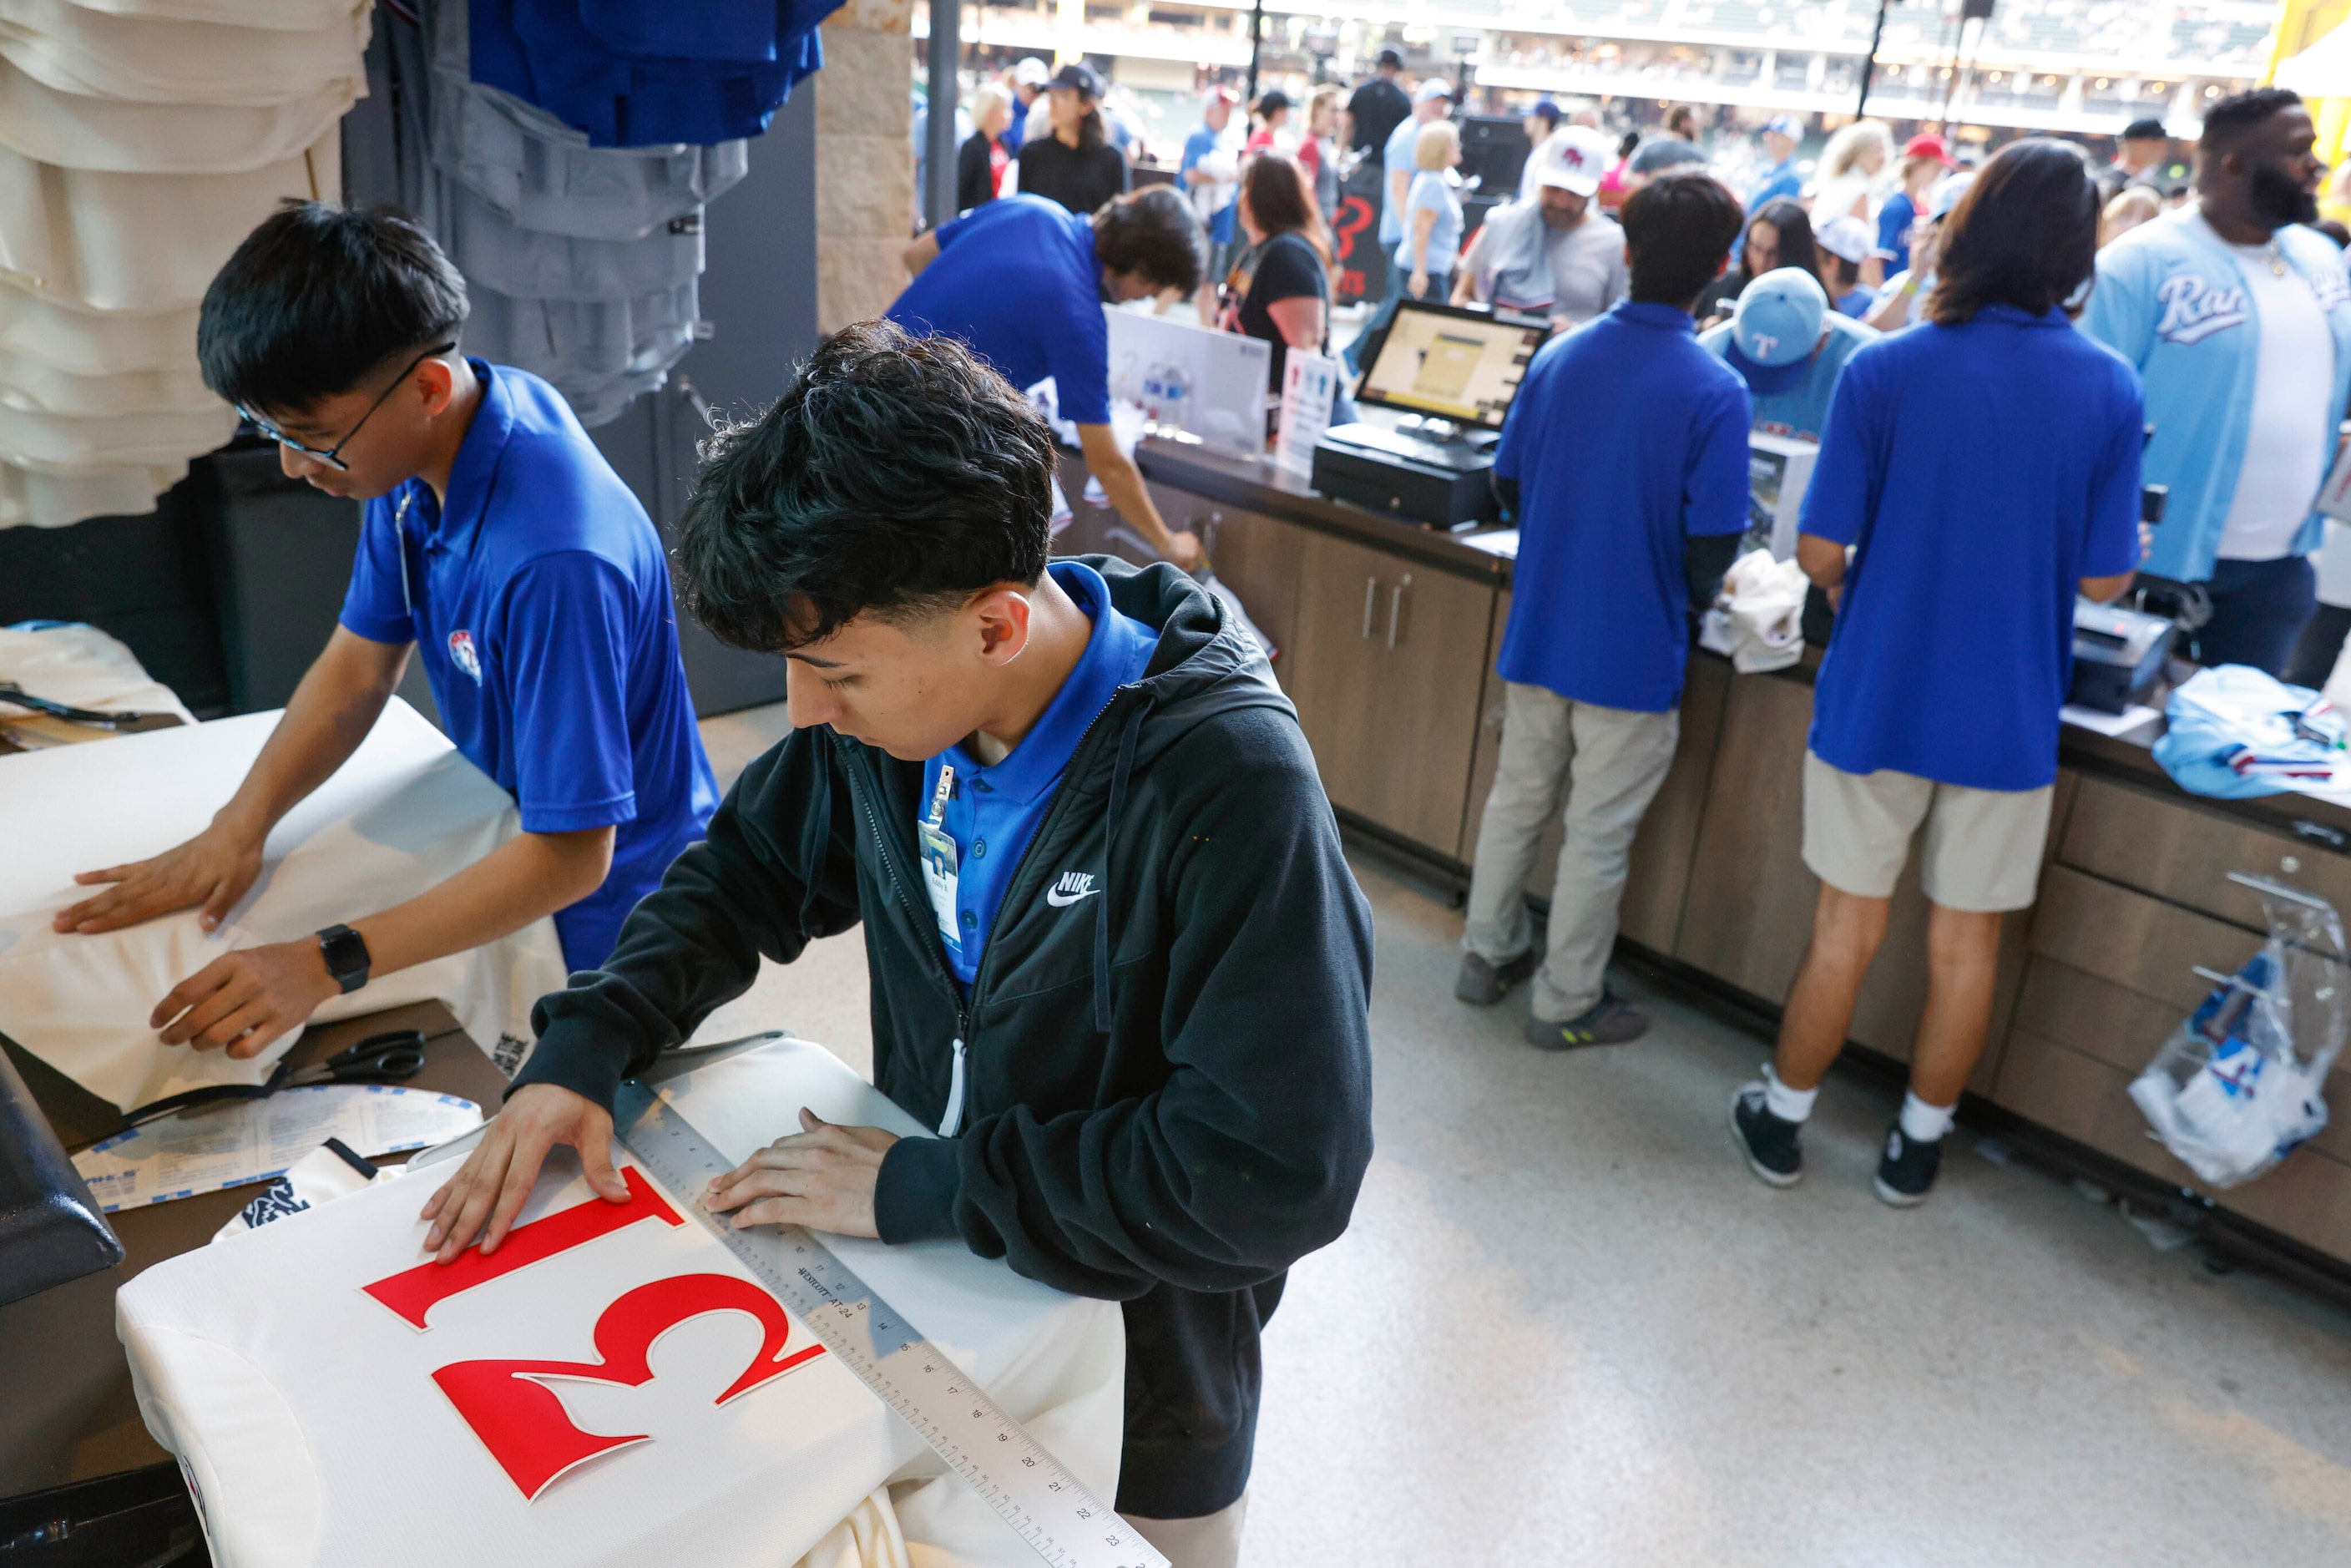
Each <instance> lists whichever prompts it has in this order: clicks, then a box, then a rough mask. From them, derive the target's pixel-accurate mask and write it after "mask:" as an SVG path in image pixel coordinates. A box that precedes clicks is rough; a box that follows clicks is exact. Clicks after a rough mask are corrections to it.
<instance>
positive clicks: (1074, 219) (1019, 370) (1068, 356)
mask: <svg viewBox="0 0 2351 1568" xmlns="http://www.w3.org/2000/svg"><path fill="white" fill-rule="evenodd" d="M938 236H939V254H938V259H937V260H935V261H934V262H932V263H931V265H930V266H928V267H925V268H923V270H922V274H921V276H920V277H916V278H915V279H914V282H912V283H909V284H908V285H906V291H905V292H904V294H901V295H899V296H898V298H897V301H896V303H894V304H893V305H892V306H891V307H890V308H889V311H888V312H887V314H888V317H889V319H891V320H893V321H894V322H896V323H897V324H898V325H899V326H901V327H903V328H904V329H906V330H907V331H909V332H912V333H914V335H915V336H916V337H928V336H931V335H934V334H936V335H940V336H944V337H949V338H960V339H962V340H964V341H965V342H966V343H967V344H969V345H970V346H971V349H972V351H973V352H975V353H977V355H978V356H979V357H980V358H981V359H983V360H986V361H987V362H988V363H989V364H991V365H993V366H995V367H996V369H997V371H998V373H999V374H1000V375H1002V376H1003V377H1004V379H1005V380H1006V381H1008V382H1011V383H1012V384H1013V385H1014V386H1015V387H1018V388H1019V389H1020V390H1022V391H1024V392H1025V391H1027V390H1028V389H1029V388H1030V387H1032V386H1035V385H1036V384H1037V383H1038V382H1041V381H1043V380H1044V379H1045V378H1046V377H1047V376H1050V377H1052V378H1053V397H1054V402H1055V405H1056V406H1057V407H1058V408H1059V409H1060V411H1061V417H1062V418H1063V419H1066V420H1069V421H1071V423H1076V424H1108V423H1110V324H1109V322H1107V321H1105V320H1104V319H1102V263H1101V262H1100V261H1098V260H1096V259H1095V257H1094V229H1093V225H1092V224H1091V223H1089V222H1088V221H1087V220H1086V219H1085V218H1083V217H1081V216H1080V215H1079V214H1076V213H1073V212H1071V211H1070V210H1069V209H1068V208H1067V207H1064V206H1063V205H1061V203H1059V202H1055V201H1050V200H1048V199H1047V198H1045V197H1043V196H1034V195H1028V194H1019V195H1011V196H1006V197H1004V198H1003V199H1002V200H1000V201H994V202H989V203H987V204H985V205H983V206H978V207H975V208H973V209H972V210H971V212H970V213H969V214H967V215H966V216H964V217H960V218H957V219H956V220H955V222H953V223H951V224H942V225H939V229H938Z"/></svg>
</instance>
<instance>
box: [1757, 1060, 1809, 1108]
mask: <svg viewBox="0 0 2351 1568" xmlns="http://www.w3.org/2000/svg"><path fill="white" fill-rule="evenodd" d="M1820 1097H1821V1092H1820V1090H1819V1089H1817V1088H1813V1089H1791V1088H1789V1087H1788V1086H1787V1085H1786V1084H1784V1083H1782V1082H1780V1075H1779V1073H1777V1072H1775V1071H1772V1069H1771V1063H1770V1062H1768V1061H1767V1062H1765V1063H1764V1064H1763V1104H1764V1106H1765V1108H1766V1109H1768V1110H1769V1111H1770V1112H1771V1114H1773V1115H1774V1116H1777V1117H1779V1118H1780V1120H1782V1122H1801V1121H1802V1120H1803V1119H1804V1118H1805V1117H1807V1116H1809V1115H1811V1114H1812V1113H1813V1101H1815V1100H1817V1099H1819V1098H1820Z"/></svg>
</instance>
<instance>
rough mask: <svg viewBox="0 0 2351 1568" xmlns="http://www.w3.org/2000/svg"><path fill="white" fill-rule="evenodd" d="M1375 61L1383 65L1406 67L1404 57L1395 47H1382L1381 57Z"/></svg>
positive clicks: (1398, 68) (1398, 67)
mask: <svg viewBox="0 0 2351 1568" xmlns="http://www.w3.org/2000/svg"><path fill="white" fill-rule="evenodd" d="M1373 63H1374V64H1375V65H1378V66H1382V67H1390V66H1392V67H1394V68H1395V69H1397V70H1402V69H1404V57H1403V56H1402V55H1400V54H1398V53H1396V52H1395V50H1394V49H1382V50H1381V51H1380V53H1379V57H1378V58H1377V59H1376V60H1374V62H1373Z"/></svg>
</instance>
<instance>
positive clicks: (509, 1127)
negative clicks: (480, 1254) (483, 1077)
mask: <svg viewBox="0 0 2351 1568" xmlns="http://www.w3.org/2000/svg"><path fill="white" fill-rule="evenodd" d="M558 1144H569V1145H570V1146H571V1147H573V1148H575V1149H577V1150H579V1151H580V1169H581V1171H582V1173H583V1174H584V1175H585V1176H587V1177H588V1185H589V1186H591V1187H594V1188H595V1189H596V1193H597V1196H599V1197H602V1198H604V1199H605V1200H606V1201H608V1202H611V1203H626V1202H628V1201H629V1197H630V1194H629V1187H628V1184H627V1183H626V1182H623V1181H622V1179H621V1173H620V1172H619V1171H617V1170H615V1169H613V1168H612V1113H611V1112H610V1111H607V1110H605V1109H604V1108H603V1107H602V1106H601V1105H599V1104H597V1103H595V1102H594V1101H592V1100H590V1099H589V1098H587V1096H585V1095H582V1094H575V1093H573V1092H571V1091H570V1090H569V1089H564V1088H560V1087H559V1086H557V1085H555V1084H552V1083H528V1084H525V1085H524V1086H523V1087H522V1088H520V1089H517V1090H516V1091H515V1092H514V1093H513V1094H512V1095H511V1096H510V1097H509V1098H508V1099H507V1103H506V1109H504V1110H503V1111H500V1112H499V1113H497V1115H496V1117H495V1118H494V1119H493V1120H492V1121H491V1123H490V1124H489V1127H488V1129H487V1130H486V1131H485V1132H484V1133H483V1134H482V1141H481V1142H480V1143H479V1144H478V1145H475V1148H474V1152H473V1153H472V1154H470V1155H467V1156H466V1157H465V1164H464V1165H462V1166H459V1167H457V1174H456V1175H455V1176H451V1177H450V1178H449V1179H448V1180H447V1181H445V1182H444V1183H442V1184H441V1188H440V1190H439V1191H438V1192H435V1193H434V1195H433V1197H431V1198H430V1199H429V1200H427V1201H426V1203H425V1205H424V1208H423V1212H422V1213H421V1214H420V1215H419V1217H418V1218H423V1219H429V1220H431V1221H432V1222H433V1228H432V1229H431V1230H429V1231H427V1232H425V1236H424V1249H425V1250H426V1251H428V1252H430V1253H432V1254H433V1260H434V1262H436V1263H454V1262H455V1261H456V1260H457V1258H458V1257H459V1256H460V1255H461V1254H462V1253H464V1251H465V1249H466V1248H467V1247H469V1246H471V1245H472V1244H473V1241H474V1239H475V1237H476V1236H478V1237H480V1238H481V1241H482V1250H483V1251H484V1252H485V1253H489V1252H495V1251H496V1250H497V1249H498V1244H499V1243H500V1242H502V1241H504V1240H505V1239H507V1231H509V1230H511V1229H513V1228H514V1222H515V1216H517V1214H519V1213H521V1212H522V1206H523V1200H524V1199H526V1198H528V1197H530V1188H531V1184H532V1183H533V1182H536V1181H537V1180H538V1167H539V1166H540V1165H541V1163H543V1162H544V1161H545V1160H546V1158H547V1152H548V1151H549V1149H552V1148H553V1147H555V1145H558Z"/></svg>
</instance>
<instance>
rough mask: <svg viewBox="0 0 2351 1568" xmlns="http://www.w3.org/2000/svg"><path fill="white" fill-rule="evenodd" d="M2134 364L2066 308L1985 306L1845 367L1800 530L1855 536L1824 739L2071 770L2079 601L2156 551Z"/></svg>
mask: <svg viewBox="0 0 2351 1568" xmlns="http://www.w3.org/2000/svg"><path fill="white" fill-rule="evenodd" d="M2140 418H2141V414H2140V405H2139V386H2138V378H2137V376H2136V375H2134V374H2133V373H2132V372H2131V368H2130V367H2129V366H2128V365H2126V364H2124V363H2123V362H2122V361H2120V360H2119V359H2117V358H2116V357H2115V356H2114V355H2113V354H2110V353H2108V352H2106V350H2104V349H2102V348H2100V347H2099V346H2098V345H2097V344H2095V343H2094V342H2092V341H2091V340H2089V339H2087V338H2085V337H2084V336H2083V335H2082V334H2080V333H2078V332H2075V331H2074V330H2073V329H2072V328H2071V326H2070V325H2069V324H2068V322H2067V321H2066V319H2065V317H2064V313H2063V312H2062V311H2057V310H2052V311H2050V312H2049V313H2048V314H2046V315H2044V316H2030V315H2027V314H2026V313H2025V312H2024V311H2022V310H2020V309H2018V308H2015V307H2014V306H2012V305H1987V306H1985V307H1984V308H1982V309H1980V310H1979V311H1977V312H1976V314H1975V318H1974V319H1972V320H1970V321H1968V322H1966V323H1964V324H1963V325H1960V326H1957V327H1936V326H1918V327H1913V328H1910V329H1907V331H1901V332H1895V333H1892V334H1890V335H1888V336H1886V337H1884V338H1880V339H1879V340H1877V341H1876V342H1874V343H1867V344H1865V345H1863V346H1862V347H1861V348H1860V349H1859V350H1856V351H1855V354H1854V356H1853V358H1851V359H1850V360H1848V361H1845V367H1844V376H1843V377H1842V378H1840V379H1839V381H1838V382H1837V388H1836V395H1835V396H1834V398H1833V399H1832V400H1831V401H1830V403H1829V427H1828V431H1827V438H1826V439H1825V440H1823V442H1822V443H1821V455H1820V460H1819V462H1818V464H1817V465H1815V466H1814V468H1813V482H1812V485H1811V486H1810V487H1809V488H1808V489H1806V490H1805V492H1804V520H1803V531H1804V532H1805V533H1808V534H1813V535H1817V536H1819V537H1820V538H1824V539H1830V540H1834V542H1836V543H1838V544H1844V545H1850V544H1856V543H1858V544H1859V545H1860V547H1861V549H1860V554H1859V556H1858V557H1857V559H1855V562H1854V565H1853V568H1852V570H1850V571H1849V572H1848V573H1847V574H1846V577H1845V589H1844V602H1843V604H1842V605H1841V606H1840V607H1839V609H1838V612H1837V619H1836V630H1835V632H1834V634H1833V635H1832V637H1831V638H1830V641H1829V648H1828V654H1827V657H1826V658H1825V660H1824V661H1823V664H1822V665H1821V671H1820V676H1819V679H1818V681H1817V682H1816V683H1815V685H1814V686H1813V732H1812V748H1813V752H1814V753H1815V754H1816V755H1818V756H1819V758H1820V759H1821V760H1822V761H1823V762H1825V763H1828V764H1829V765H1830V766H1831V767H1833V768H1842V769H1844V771H1845V772H1847V773H1875V772H1876V771H1877V770H1878V769H1880V768H1892V769H1894V770H1896V771H1897V772H1901V773H1907V774H1911V775H1913V776H1914V777H1917V778H1920V779H1934V780H1935V781H1936V782H1938V783H1942V784H1959V785H1965V786H1968V787H1970V788H1971V789H2039V788H2040V787H2041V786H2043V784H2047V783H2049V782H2050V781H2051V780H2053V779H2055V778H2056V777H2057V730H2058V719H2057V710H2058V708H2059V707H2060V706H2062V705H2063V704H2064V701H2065V686H2066V683H2067V682H2068V680H2070V679H2071V676H2072V672H2073V650H2074V590H2075V588H2076V586H2077V585H2078V584H2079V582H2080V580H2082V579H2083V578H2085V577H2110V576H2114V575H2116V574H2117V573H2120V572H2126V571H2128V570H2131V568H2132V567H2134V566H2136V565H2137V561H2138V505H2139V491H2138V485H2139V438H2140Z"/></svg>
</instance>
